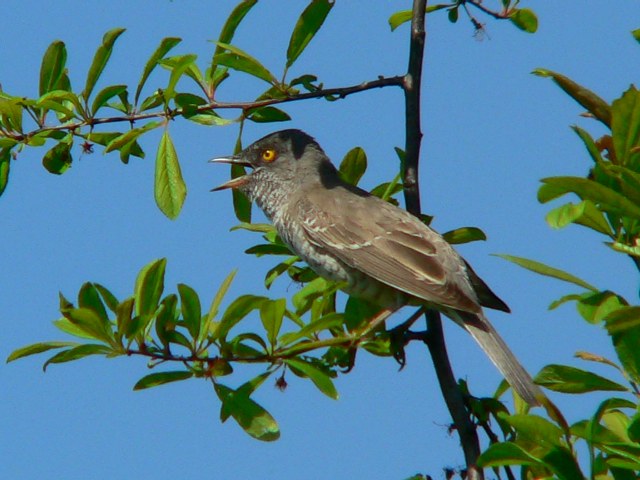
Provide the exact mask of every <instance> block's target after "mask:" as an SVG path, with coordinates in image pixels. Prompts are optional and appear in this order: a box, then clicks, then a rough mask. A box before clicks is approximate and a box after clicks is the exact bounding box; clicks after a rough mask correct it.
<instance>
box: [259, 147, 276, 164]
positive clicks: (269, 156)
mask: <svg viewBox="0 0 640 480" xmlns="http://www.w3.org/2000/svg"><path fill="white" fill-rule="evenodd" d="M277 156H278V154H277V153H276V151H275V150H274V149H273V148H267V149H266V150H265V151H263V152H262V161H264V162H273V161H274V160H275V159H276V157H277Z"/></svg>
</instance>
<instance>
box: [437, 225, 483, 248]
mask: <svg viewBox="0 0 640 480" xmlns="http://www.w3.org/2000/svg"><path fill="white" fill-rule="evenodd" d="M442 236H443V237H444V239H445V240H446V241H447V242H449V243H451V244H452V245H459V244H462V243H469V242H477V241H478V240H486V239H487V236H486V235H485V234H484V232H483V231H482V230H480V229H479V228H476V227H461V228H456V229H455V230H450V231H448V232H446V233H443V234H442Z"/></svg>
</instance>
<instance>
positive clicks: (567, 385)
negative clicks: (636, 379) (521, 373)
mask: <svg viewBox="0 0 640 480" xmlns="http://www.w3.org/2000/svg"><path fill="white" fill-rule="evenodd" d="M535 381H536V383H537V384H538V385H542V386H543V387H546V388H548V389H549V390H553V391H554V392H562V393H586V392H595V391H605V392H626V391H628V390H629V389H628V388H626V387H624V386H622V385H620V384H619V383H616V382H613V381H611V380H609V379H607V378H604V377H601V376H600V375H596V374H595V373H592V372H588V371H586V370H581V369H579V368H575V367H569V366H567V365H547V366H546V367H544V368H543V369H542V370H541V371H540V373H538V375H536V378H535Z"/></svg>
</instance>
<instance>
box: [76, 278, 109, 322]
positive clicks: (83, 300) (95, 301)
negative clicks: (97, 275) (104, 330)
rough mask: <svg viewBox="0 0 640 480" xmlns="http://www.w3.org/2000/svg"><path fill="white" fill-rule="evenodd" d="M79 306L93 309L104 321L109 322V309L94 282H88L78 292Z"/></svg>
mask: <svg viewBox="0 0 640 480" xmlns="http://www.w3.org/2000/svg"><path fill="white" fill-rule="evenodd" d="M78 306H79V307H80V308H88V309H90V310H93V311H94V312H95V313H96V314H97V315H98V317H100V319H101V320H102V321H103V322H105V323H108V322H109V317H108V315H107V310H106V309H105V307H104V304H103V303H102V299H101V298H100V294H99V292H98V289H97V288H96V287H95V285H94V284H92V283H90V282H86V283H84V284H83V285H82V287H80V291H79V292H78Z"/></svg>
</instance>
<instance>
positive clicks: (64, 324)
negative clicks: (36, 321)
mask: <svg viewBox="0 0 640 480" xmlns="http://www.w3.org/2000/svg"><path fill="white" fill-rule="evenodd" d="M53 324H54V325H55V326H56V328H58V329H59V330H61V331H63V332H64V333H68V334H69V335H73V336H74V337H78V338H83V339H89V340H94V337H93V335H90V334H88V333H86V332H85V331H84V330H82V329H80V328H79V327H78V326H77V325H76V324H74V323H72V322H71V320H69V319H68V318H65V317H62V318H59V319H58V320H55V321H54V322H53Z"/></svg>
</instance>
